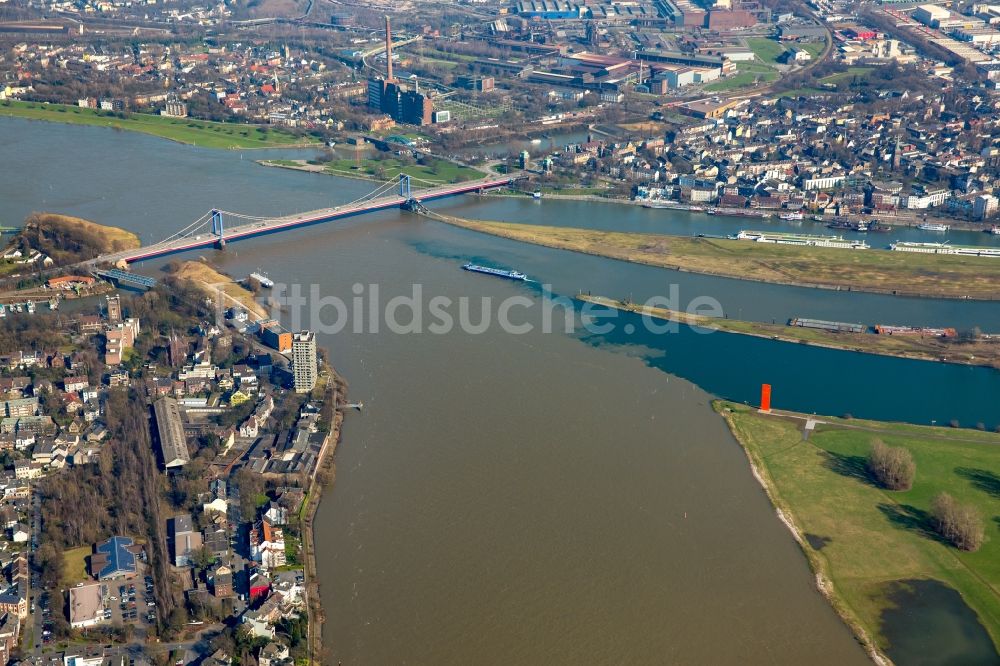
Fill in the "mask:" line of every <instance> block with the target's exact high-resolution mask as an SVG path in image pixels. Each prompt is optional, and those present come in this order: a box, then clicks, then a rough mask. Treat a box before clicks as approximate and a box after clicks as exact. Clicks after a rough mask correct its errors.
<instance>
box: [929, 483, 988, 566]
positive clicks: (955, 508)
mask: <svg viewBox="0 0 1000 666" xmlns="http://www.w3.org/2000/svg"><path fill="white" fill-rule="evenodd" d="M931 519H932V520H933V522H934V529H935V530H937V532H938V534H940V535H941V536H942V537H944V538H945V539H947V540H948V541H950V542H951V543H952V544H953V545H954V546H955V547H956V548H959V549H961V550H967V551H970V552H971V551H976V550H979V547H980V546H981V545H983V534H984V529H983V519H982V516H980V515H979V510H978V509H977V508H976V507H974V506H972V505H971V504H959V503H958V502H957V501H956V500H955V498H954V497H952V496H951V495H949V494H948V493H945V492H942V493H938V494H937V495H936V496H935V497H934V499H933V500H932V501H931Z"/></svg>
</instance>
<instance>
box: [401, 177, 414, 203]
mask: <svg viewBox="0 0 1000 666" xmlns="http://www.w3.org/2000/svg"><path fill="white" fill-rule="evenodd" d="M399 196H401V197H403V198H404V199H406V200H407V201H409V200H410V199H412V198H413V197H411V196H410V176H409V175H407V174H405V173H401V174H399Z"/></svg>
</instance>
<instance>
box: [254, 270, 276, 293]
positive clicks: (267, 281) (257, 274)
mask: <svg viewBox="0 0 1000 666" xmlns="http://www.w3.org/2000/svg"><path fill="white" fill-rule="evenodd" d="M250 279H251V280H256V281H257V283H258V284H260V286H262V287H264V288H265V289H270V288H271V287H273V286H274V280H272V279H271V278H269V277H268V276H267V273H263V272H261V271H254V272H253V273H251V274H250Z"/></svg>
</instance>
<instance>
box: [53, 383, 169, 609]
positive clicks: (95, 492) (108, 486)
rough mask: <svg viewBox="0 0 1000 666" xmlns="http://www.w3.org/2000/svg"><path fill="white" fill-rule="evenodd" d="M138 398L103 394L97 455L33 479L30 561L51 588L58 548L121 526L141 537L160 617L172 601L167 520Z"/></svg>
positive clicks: (58, 568)
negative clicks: (35, 517) (34, 547)
mask: <svg viewBox="0 0 1000 666" xmlns="http://www.w3.org/2000/svg"><path fill="white" fill-rule="evenodd" d="M148 419H149V415H148V409H147V407H146V405H145V402H144V401H143V400H142V399H141V398H140V397H139V396H138V395H137V394H135V393H131V394H130V393H126V392H125V391H123V390H119V391H112V392H111V393H110V394H109V397H108V404H107V425H108V431H109V433H110V438H109V440H108V442H107V444H106V445H105V446H104V447H102V449H101V451H100V453H99V454H98V455H97V459H96V460H95V461H94V462H92V463H90V464H87V465H81V466H79V467H73V468H71V469H66V470H64V471H63V472H61V473H59V474H54V475H52V476H49V477H47V478H45V479H43V480H42V481H41V482H40V483H39V484H38V489H37V492H38V495H39V499H40V501H41V513H42V527H41V544H40V546H39V550H38V553H37V555H36V561H35V564H36V567H37V568H38V569H39V570H40V573H41V582H42V584H43V585H45V586H46V587H50V588H54V587H57V586H58V585H59V584H60V583H61V578H62V575H63V570H64V568H65V565H64V563H63V560H62V552H63V551H64V550H67V549H70V548H77V547H81V546H89V545H92V544H94V543H95V542H98V541H101V540H103V539H106V538H108V537H110V536H113V535H116V534H120V535H129V536H133V537H143V538H145V540H146V542H147V546H146V549H147V555H148V556H149V560H150V565H151V567H152V572H153V578H154V580H155V581H156V597H157V601H158V602H159V603H160V608H161V611H162V614H161V616H162V617H168V616H169V614H170V613H171V611H173V609H174V608H175V607H176V599H175V598H174V596H173V594H172V593H171V591H170V587H169V581H170V573H169V568H168V566H169V558H168V557H167V550H166V533H165V531H166V526H165V524H164V522H163V519H162V517H161V516H160V511H159V507H160V501H159V500H160V490H161V489H160V486H159V483H160V481H159V480H160V478H161V476H160V475H159V474H158V473H157V469H156V460H155V457H154V454H153V446H152V442H151V439H150V434H149V420H148Z"/></svg>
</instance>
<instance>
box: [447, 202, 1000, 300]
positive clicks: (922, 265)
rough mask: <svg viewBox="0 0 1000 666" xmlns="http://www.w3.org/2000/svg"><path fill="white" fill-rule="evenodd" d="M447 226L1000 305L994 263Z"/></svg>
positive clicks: (698, 265)
mask: <svg viewBox="0 0 1000 666" xmlns="http://www.w3.org/2000/svg"><path fill="white" fill-rule="evenodd" d="M447 221H448V222H449V223H451V224H455V225H457V226H461V227H465V228H467V229H472V230H475V231H481V232H483V233H488V234H493V235H495V236H502V237H504V238H510V239H513V240H518V241H522V242H526V243H534V244H536V245H544V246H546V247H554V248H559V249H564V250H572V251H574V252H583V253H585V254H593V255H598V256H602V257H610V258H612V259H621V260H623V261H631V262H634V263H640V264H648V265H651V266H660V267H663V268H674V269H680V270H685V271H690V272H693V273H705V274H709V275H722V276H726V277H733V278H738V279H746V280H757V281H761V282H771V283H775V284H795V285H801V286H809V287H825V288H836V289H850V290H854V291H873V292H877V293H887V292H888V293H896V294H900V295H925V296H939V297H948V298H972V299H987V300H988V299H993V298H996V296H997V286H998V285H1000V261H996V260H994V259H991V258H981V257H963V256H958V255H931V254H917V253H912V252H888V251H882V250H841V249H836V248H821V247H795V246H789V245H776V244H775V245H772V244H763V243H753V242H750V241H739V240H720V239H714V238H689V237H682V236H665V235H659V234H636V233H622V232H611V231H595V230H590V229H575V228H571V227H548V226H539V225H528V224H513V223H509V222H486V221H480V220H462V219H457V218H448V219H447Z"/></svg>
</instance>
